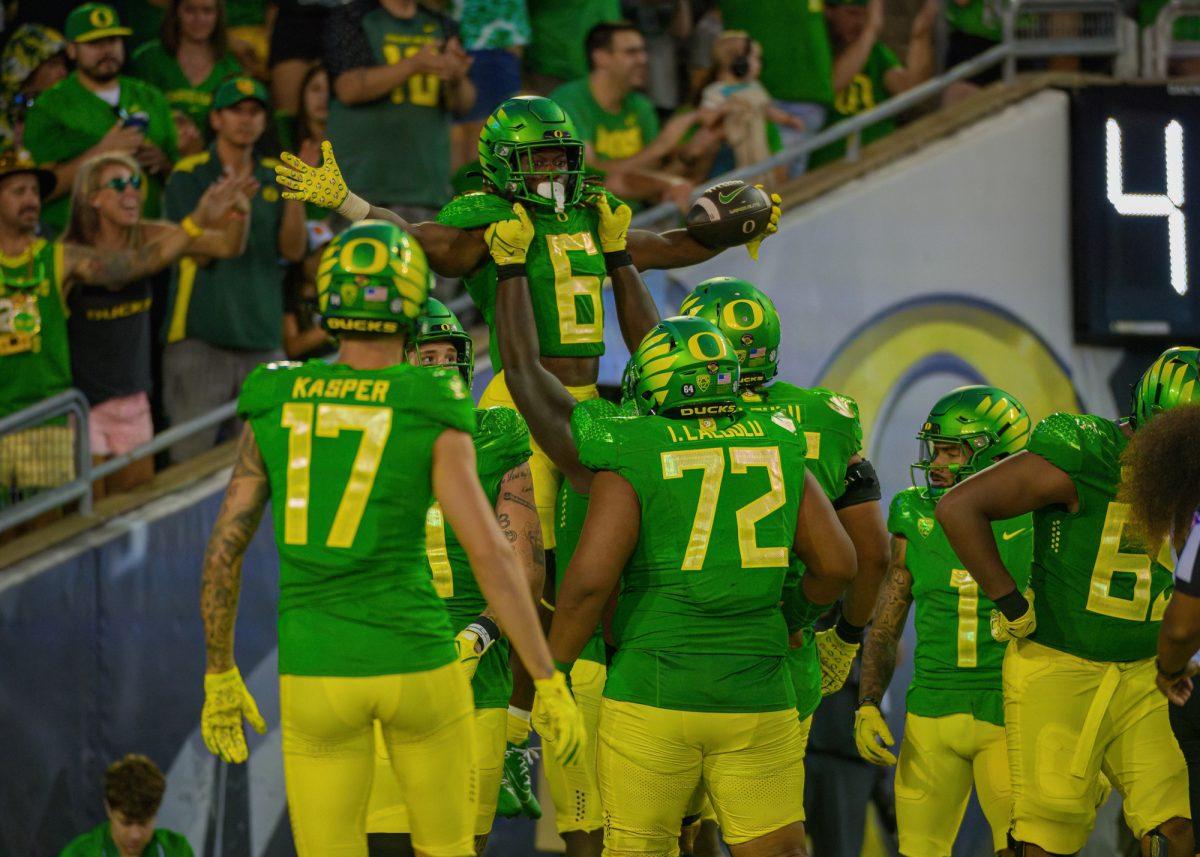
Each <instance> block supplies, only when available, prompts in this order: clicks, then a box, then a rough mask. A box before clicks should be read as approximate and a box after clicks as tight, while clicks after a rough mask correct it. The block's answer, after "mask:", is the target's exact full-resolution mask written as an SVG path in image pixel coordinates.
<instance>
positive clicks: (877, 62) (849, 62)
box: [813, 0, 938, 165]
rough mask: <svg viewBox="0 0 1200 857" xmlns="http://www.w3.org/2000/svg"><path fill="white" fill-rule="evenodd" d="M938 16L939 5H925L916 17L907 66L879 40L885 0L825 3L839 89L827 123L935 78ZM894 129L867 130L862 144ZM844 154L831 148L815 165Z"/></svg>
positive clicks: (929, 0)
mask: <svg viewBox="0 0 1200 857" xmlns="http://www.w3.org/2000/svg"><path fill="white" fill-rule="evenodd" d="M937 15H938V3H937V0H925V5H923V6H922V7H921V10H920V12H918V13H917V15H916V17H915V18H913V22H912V30H911V31H910V33H909V37H908V64H907V65H905V64H904V63H902V62H900V59H899V57H897V56H896V54H895V53H893V51H892V49H891V48H889V47H888V46H887V45H885V44H884V43H883V42H881V41H880V40H879V37H880V34H881V33H882V32H883V0H827V7H826V9H825V17H826V18H827V19H828V21H829V35H830V38H831V39H832V41H833V45H834V63H833V78H834V82H835V83H836V84H837V87H838V89H837V95H836V96H835V97H834V99H833V111H832V113H831V114H830V118H829V124H831V125H832V124H833V123H835V122H841V121H843V120H845V119H849V118H850V117H851V116H856V115H858V114H859V113H864V112H866V111H867V110H870V109H872V108H873V107H877V106H878V105H880V104H882V103H883V102H884V101H886V100H887V99H888V98H890V97H891V96H893V95H899V94H900V93H901V92H904V91H905V90H908V89H912V88H913V87H914V86H916V85H917V84H919V83H923V82H925V81H926V80H929V78H930V77H931V76H932V75H933V23H934V21H936V20H937ZM895 129H896V122H895V120H892V119H885V120H883V121H882V122H876V123H875V124H874V125H870V126H868V127H867V128H866V129H864V130H863V132H862V139H861V142H862V144H863V145H866V144H867V143H871V142H874V141H875V140H878V139H879V138H881V137H884V136H887V135H888V134H890V133H892V131H894V130H895ZM845 150H846V147H845V143H843V142H838V143H831V144H830V145H828V146H825V147H823V148H821V149H818V150H817V151H816V152H814V153H813V164H814V165H818V164H824V163H827V162H829V161H832V160H836V159H838V158H840V157H841V156H842V155H843V154H844V153H845Z"/></svg>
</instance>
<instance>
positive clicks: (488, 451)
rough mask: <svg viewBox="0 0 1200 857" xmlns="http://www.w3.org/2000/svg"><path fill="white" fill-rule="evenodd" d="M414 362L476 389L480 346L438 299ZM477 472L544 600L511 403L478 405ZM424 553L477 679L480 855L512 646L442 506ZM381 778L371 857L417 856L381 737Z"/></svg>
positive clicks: (518, 421)
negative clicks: (452, 372) (445, 370)
mask: <svg viewBox="0 0 1200 857" xmlns="http://www.w3.org/2000/svg"><path fill="white" fill-rule="evenodd" d="M408 356H409V362H411V363H414V364H417V365H424V366H447V367H453V368H455V369H457V371H458V372H459V373H460V374H461V376H462V379H463V382H464V383H465V384H466V388H467V390H468V391H469V390H470V389H471V382H472V380H473V378H474V374H475V355H474V344H473V343H472V341H471V337H470V335H469V334H468V333H467V332H466V331H464V330H463V328H462V325H461V324H459V321H458V318H457V317H456V316H455V315H454V313H453V312H451V311H450V310H449V309H448V308H447V307H446V306H445V304H443V303H442V302H441V301H439V300H437V299H435V298H430V299H429V303H428V305H427V307H426V309H425V312H424V313H422V314H421V316H420V317H419V318H418V319H417V323H416V332H415V333H414V335H413V337H412V339H411V340H410V341H409V343H408ZM474 446H475V456H476V462H475V463H476V470H477V472H478V474H479V481H480V483H481V484H482V485H483V489H484V493H485V494H486V495H487V499H488V503H489V504H490V505H491V507H492V508H493V509H494V510H495V519H496V521H497V523H498V524H499V527H500V531H501V532H502V533H503V535H504V537H505V540H506V541H507V542H508V543H509V544H511V545H512V546H513V548H514V549H515V550H516V552H517V555H518V556H519V557H520V558H521V566H522V568H523V571H524V572H525V579H526V580H527V582H528V586H529V589H530V592H531V597H532V598H533V599H534V600H536V599H537V598H539V597H541V594H542V585H543V582H544V578H545V558H544V555H543V551H542V531H541V525H540V524H539V523H538V517H537V507H536V506H535V505H534V502H533V477H532V476H530V473H529V463H528V461H529V429H528V428H527V427H526V425H525V420H523V419H522V418H521V416H520V415H519V414H518V413H517V412H516V411H514V410H513V409H512V408H501V407H494V408H478V409H476V410H475V436H474ZM425 559H426V564H427V566H428V569H429V572H430V574H431V575H432V577H433V583H434V589H435V590H436V591H437V593H438V595H440V596H441V597H442V598H444V599H446V607H447V609H448V610H449V611H450V623H451V630H452V631H454V632H456V633H457V635H458V636H456V637H455V640H454V642H455V645H456V647H457V649H458V660H459V664H460V666H462V667H463V670H464V672H465V674H466V675H467V677H468V679H470V681H471V691H472V696H473V698H474V703H475V725H474V733H475V764H476V769H477V773H476V776H477V783H478V786H477V794H478V796H479V807H478V812H477V813H476V816H475V836H476V840H475V846H476V853H479V854H482V853H483V849H484V847H485V845H486V843H487V834H488V832H489V831H490V830H491V829H492V820H493V817H494V816H495V814H496V799H497V796H498V794H499V790H500V774H501V770H502V766H503V763H504V750H505V734H506V727H505V709H506V707H507V706H508V699H509V696H510V695H511V694H512V672H511V671H510V669H509V665H508V662H509V647H508V642H507V640H505V639H503V638H502V637H501V630H502V629H501V628H499V627H498V626H497V624H496V621H495V617H494V615H493V612H492V611H491V609H490V608H489V607H488V603H487V601H486V600H485V599H484V597H483V592H482V591H481V590H480V588H479V584H478V583H477V582H476V580H475V576H474V575H473V574H472V572H471V565H470V563H469V561H468V558H467V554H466V551H465V550H464V549H463V545H462V542H460V541H459V539H458V538H457V536H456V535H455V533H454V530H453V529H452V528H450V527H448V526H447V525H446V522H445V519H444V515H443V512H442V509H441V507H440V506H439V505H438V504H437V503H434V504H433V505H432V506H431V507H430V509H429V516H428V517H427V518H426V521H425ZM375 744H376V751H377V753H376V760H375V781H374V783H373V784H372V788H371V799H370V803H369V806H368V809H367V840H368V843H369V845H370V853H371V855H372V857H389V855H395V854H409V853H411V849H410V847H409V845H408V842H407V840H408V839H409V833H410V830H411V828H410V825H409V820H408V810H407V807H406V805H405V789H404V788H403V786H402V784H401V782H400V780H398V779H397V778H396V776H395V775H394V774H393V773H392V770H391V764H390V761H389V759H388V754H387V747H386V745H384V743H383V740H382V736H381V735H380V734H379V733H378V732H377V734H376V740H375Z"/></svg>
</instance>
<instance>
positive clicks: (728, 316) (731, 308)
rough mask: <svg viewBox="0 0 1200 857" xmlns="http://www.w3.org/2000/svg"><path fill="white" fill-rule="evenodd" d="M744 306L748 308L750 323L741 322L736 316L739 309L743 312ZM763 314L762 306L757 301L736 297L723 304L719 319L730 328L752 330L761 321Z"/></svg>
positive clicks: (763, 317)
mask: <svg viewBox="0 0 1200 857" xmlns="http://www.w3.org/2000/svg"><path fill="white" fill-rule="evenodd" d="M744 307H749V309H750V323H749V324H742V322H741V320H740V319H739V318H738V315H739V310H740V311H742V312H744V309H743V308H744ZM764 319H765V316H764V314H763V308H762V307H761V306H760V305H759V303H758V302H757V301H751V300H746V298H738V299H737V300H732V301H730V302H729V303H727V304H725V308H724V309H722V310H721V321H722V322H723V323H724V324H725V326H726V327H728V328H730V329H731V330H753V329H754V328H756V327H758V326H759V325H761V324H762V323H763V320H764Z"/></svg>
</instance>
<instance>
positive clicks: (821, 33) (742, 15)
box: [717, 0, 833, 131]
mask: <svg viewBox="0 0 1200 857" xmlns="http://www.w3.org/2000/svg"><path fill="white" fill-rule="evenodd" d="M717 5H718V6H719V7H720V9H721V19H722V21H723V22H724V26H725V29H727V30H746V31H747V32H748V33H750V37H751V38H752V39H754V40H755V41H757V42H758V43H759V44H761V45H762V49H763V70H762V75H761V76H760V78H759V79H760V80H761V81H762V84H763V86H765V87H766V88H767V92H769V93H771V95H772V97H774V98H777V99H779V100H780V101H808V102H815V103H817V104H825V105H829V104H832V103H833V50H832V49H831V48H830V46H829V31H828V30H827V29H826V27H825V3H824V0H718V3H717ZM812 130H814V131H816V130H819V129H816V128H814V129H812Z"/></svg>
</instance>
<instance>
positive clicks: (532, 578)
mask: <svg viewBox="0 0 1200 857" xmlns="http://www.w3.org/2000/svg"><path fill="white" fill-rule="evenodd" d="M496 520H497V521H498V522H499V524H500V531H501V532H502V533H503V534H504V539H505V541H507V542H508V543H509V544H510V545H512V547H513V550H515V551H516V552H517V557H518V559H520V561H521V568H522V570H523V571H524V572H525V579H526V581H527V582H528V584H529V591H530V594H531V595H532V597H533V603H534V604H536V603H537V602H538V599H539V598H541V597H542V587H543V586H544V585H545V582H546V551H545V549H544V548H543V547H542V525H541V521H539V519H538V513H537V505H536V504H535V503H534V501H533V473H532V472H531V471H530V469H529V462H524V463H522V464H520V465H518V466H517V467H514V468H513V469H512V470H510V471H508V473H506V474H505V475H504V480H503V481H502V482H501V483H500V496H499V497H497V498H496Z"/></svg>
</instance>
